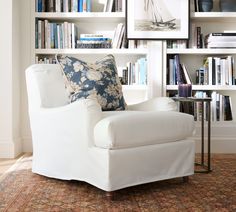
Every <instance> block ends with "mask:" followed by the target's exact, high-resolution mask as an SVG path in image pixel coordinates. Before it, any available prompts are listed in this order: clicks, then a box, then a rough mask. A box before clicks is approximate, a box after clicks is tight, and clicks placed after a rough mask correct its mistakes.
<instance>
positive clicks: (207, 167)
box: [172, 97, 212, 173]
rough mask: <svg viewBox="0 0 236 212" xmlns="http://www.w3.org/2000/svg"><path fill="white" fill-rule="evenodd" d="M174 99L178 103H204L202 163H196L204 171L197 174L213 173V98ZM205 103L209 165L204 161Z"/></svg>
mask: <svg viewBox="0 0 236 212" xmlns="http://www.w3.org/2000/svg"><path fill="white" fill-rule="evenodd" d="M172 99H173V100H174V101H176V102H192V103H195V102H201V103H202V111H201V116H202V117H201V162H200V163H195V165H197V166H201V168H202V169H200V170H195V173H209V172H211V171H212V169H211V100H212V99H211V98H210V97H206V98H195V97H172ZM204 103H205V104H207V107H206V108H207V111H206V112H207V122H208V127H207V129H208V130H207V164H205V161H204V152H205V150H204V143H205V137H204V113H205V112H204Z"/></svg>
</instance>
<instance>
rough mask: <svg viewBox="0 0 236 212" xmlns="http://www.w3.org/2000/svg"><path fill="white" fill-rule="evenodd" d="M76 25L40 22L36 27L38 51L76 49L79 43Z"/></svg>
mask: <svg viewBox="0 0 236 212" xmlns="http://www.w3.org/2000/svg"><path fill="white" fill-rule="evenodd" d="M77 32H78V30H77V27H76V25H75V24H74V23H68V22H63V23H50V22H49V21H48V20H38V21H37V22H36V26H35V47H36V48H38V49H66V48H68V49H74V48H75V44H76V41H77V34H78V33H77Z"/></svg>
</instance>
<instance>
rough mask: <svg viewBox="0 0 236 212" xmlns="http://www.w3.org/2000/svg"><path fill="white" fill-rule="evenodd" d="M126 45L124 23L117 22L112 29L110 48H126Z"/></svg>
mask: <svg viewBox="0 0 236 212" xmlns="http://www.w3.org/2000/svg"><path fill="white" fill-rule="evenodd" d="M126 47H127V39H126V36H125V25H124V24H123V23H119V24H118V25H117V27H116V29H115V31H114V35H113V39H112V48H115V49H119V48H126Z"/></svg>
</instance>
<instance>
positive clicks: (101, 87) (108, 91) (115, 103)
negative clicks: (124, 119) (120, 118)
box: [56, 55, 126, 111]
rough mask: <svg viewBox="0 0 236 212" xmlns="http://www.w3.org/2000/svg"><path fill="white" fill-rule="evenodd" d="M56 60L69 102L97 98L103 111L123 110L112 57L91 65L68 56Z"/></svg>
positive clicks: (124, 104) (121, 96) (120, 90)
mask: <svg viewBox="0 0 236 212" xmlns="http://www.w3.org/2000/svg"><path fill="white" fill-rule="evenodd" d="M56 59H57V62H58V63H59V64H60V65H61V68H62V70H63V73H64V75H65V77H66V80H67V82H66V84H67V87H68V89H69V90H70V92H71V102H74V101H76V100H78V99H81V98H97V100H98V102H99V104H100V105H101V107H102V110H103V111H110V110H125V107H126V103H125V100H124V97H123V93H122V85H121V83H120V80H119V77H118V73H117V68H116V62H115V58H114V56H113V55H107V56H106V57H104V58H103V59H101V60H99V61H96V62H95V63H92V64H89V63H87V62H85V61H82V60H79V59H77V58H74V57H69V56H58V55H57V56H56ZM68 85H69V86H68Z"/></svg>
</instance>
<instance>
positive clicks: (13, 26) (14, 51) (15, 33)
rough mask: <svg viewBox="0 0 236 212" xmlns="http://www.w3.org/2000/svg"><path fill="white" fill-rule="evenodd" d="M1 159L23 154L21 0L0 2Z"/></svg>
mask: <svg viewBox="0 0 236 212" xmlns="http://www.w3.org/2000/svg"><path fill="white" fill-rule="evenodd" d="M0 16H1V17H0V29H1V30H2V31H1V36H0V38H1V39H0V46H1V48H0V58H1V60H0V67H1V69H0V98H1V101H0V129H1V131H0V157H15V156H16V155H17V154H19V153H20V152H21V140H20V131H19V129H20V126H19V124H20V111H19V104H20V78H19V76H20V74H19V71H20V59H19V43H20V37H19V27H20V22H19V1H18V0H8V1H2V0H1V1H0Z"/></svg>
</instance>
